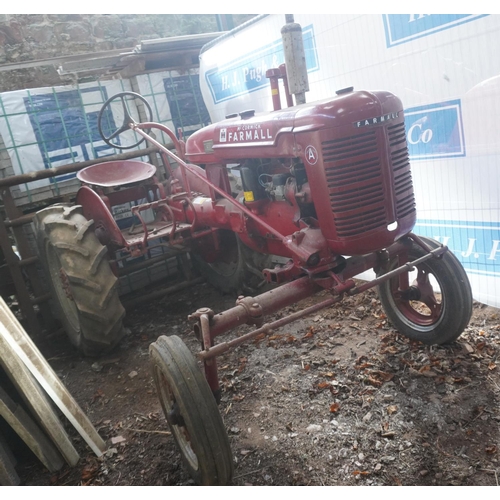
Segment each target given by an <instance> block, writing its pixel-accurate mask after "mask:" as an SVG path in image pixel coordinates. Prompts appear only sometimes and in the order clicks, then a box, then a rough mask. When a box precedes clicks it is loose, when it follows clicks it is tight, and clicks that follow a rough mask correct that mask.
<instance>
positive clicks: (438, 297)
mask: <svg viewBox="0 0 500 500" xmlns="http://www.w3.org/2000/svg"><path fill="white" fill-rule="evenodd" d="M404 280H405V278H402V279H400V278H394V279H392V280H391V282H390V284H389V286H390V289H391V294H390V300H392V302H393V305H394V306H395V308H396V310H397V312H398V314H399V316H400V317H401V319H402V320H403V321H405V322H406V323H407V324H408V325H411V326H412V327H417V328H419V329H420V330H421V331H427V330H431V329H433V328H435V326H436V324H437V323H439V321H440V320H441V318H442V316H443V313H444V308H445V303H444V301H445V297H444V294H443V288H442V286H441V283H440V281H439V279H438V277H437V276H436V274H435V273H433V271H432V268H431V267H430V266H428V265H426V264H425V263H424V264H420V265H419V266H417V267H416V270H415V271H413V272H411V273H409V274H408V281H407V282H406V283H409V284H410V287H409V288H407V289H405V290H403V291H400V284H401V283H402V282H404ZM435 289H436V290H435Z"/></svg>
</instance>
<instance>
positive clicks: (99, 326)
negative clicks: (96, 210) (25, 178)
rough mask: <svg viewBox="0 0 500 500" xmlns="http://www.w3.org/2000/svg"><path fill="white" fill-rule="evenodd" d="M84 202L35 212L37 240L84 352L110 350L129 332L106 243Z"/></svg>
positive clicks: (62, 312) (59, 309)
mask: <svg viewBox="0 0 500 500" xmlns="http://www.w3.org/2000/svg"><path fill="white" fill-rule="evenodd" d="M92 224H93V221H88V220H87V219H86V218H85V217H84V216H83V214H82V207H81V206H79V205H77V206H72V207H71V206H65V205H54V206H52V207H49V208H45V209H43V210H41V211H40V212H38V213H37V214H36V217H35V227H36V238H37V246H38V251H39V255H40V260H41V262H42V266H43V269H44V271H45V274H46V277H47V282H48V287H49V290H50V292H51V295H52V305H53V309H54V313H55V316H56V317H57V318H58V319H59V321H60V322H61V324H62V326H63V328H64V330H65V331H66V333H67V334H68V337H69V339H70V341H71V342H72V343H73V344H74V345H75V346H76V347H77V348H78V349H79V350H81V351H82V352H83V353H84V354H86V355H88V356H98V355H101V354H104V353H106V352H108V351H110V350H111V349H112V348H113V347H115V346H116V344H117V343H118V342H119V341H120V340H121V338H122V337H123V335H124V329H123V317H124V315H125V310H124V308H123V306H122V304H121V302H120V299H119V297H118V290H117V284H118V283H117V281H118V280H117V278H116V276H115V275H114V274H113V272H112V270H111V267H110V265H109V262H108V258H107V248H106V247H104V246H103V245H101V243H99V241H98V239H97V237H96V236H95V234H94V232H93V230H92V227H91V226H92Z"/></svg>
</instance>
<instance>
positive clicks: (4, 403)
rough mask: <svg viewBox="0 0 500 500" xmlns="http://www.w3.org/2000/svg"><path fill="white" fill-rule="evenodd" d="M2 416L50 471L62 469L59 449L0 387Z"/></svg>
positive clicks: (0, 411) (0, 410) (62, 461)
mask: <svg viewBox="0 0 500 500" xmlns="http://www.w3.org/2000/svg"><path fill="white" fill-rule="evenodd" d="M0 415H1V416H2V417H3V418H4V419H5V421H6V422H7V423H8V424H9V425H10V426H11V427H12V429H14V431H16V434H17V435H18V436H19V437H20V438H21V439H22V440H23V441H24V442H25V443H26V444H27V445H28V446H29V448H30V450H31V451H32V452H33V453H34V454H35V455H36V457H37V458H38V459H39V460H40V462H42V464H43V465H44V466H45V467H46V468H47V469H49V471H51V472H55V471H57V470H59V469H61V467H62V466H63V465H64V460H63V459H62V457H61V455H60V454H59V452H58V451H57V449H56V448H55V447H54V445H53V444H52V443H51V441H50V440H49V439H48V438H47V437H46V436H45V434H44V433H43V432H42V431H41V430H40V428H39V427H38V426H37V425H36V424H35V422H33V420H32V419H31V418H30V416H29V415H28V414H27V413H26V411H25V410H24V408H23V407H22V406H20V405H18V404H16V403H15V402H14V401H13V400H12V398H11V397H10V396H9V395H8V394H7V392H6V391H5V390H4V389H3V388H2V387H0Z"/></svg>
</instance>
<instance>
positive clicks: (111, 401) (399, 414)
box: [17, 284, 500, 486]
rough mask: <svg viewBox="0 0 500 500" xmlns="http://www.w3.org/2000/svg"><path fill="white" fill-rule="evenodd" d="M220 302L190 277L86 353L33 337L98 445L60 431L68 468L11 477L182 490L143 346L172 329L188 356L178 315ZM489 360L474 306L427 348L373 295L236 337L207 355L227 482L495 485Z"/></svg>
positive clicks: (225, 302)
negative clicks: (99, 351)
mask: <svg viewBox="0 0 500 500" xmlns="http://www.w3.org/2000/svg"><path fill="white" fill-rule="evenodd" d="M321 298H322V297H321V296H319V297H316V298H314V299H309V300H308V301H305V303H306V304H309V303H312V302H313V301H314V300H319V299H321ZM233 305H234V297H228V296H221V295H220V294H218V293H217V292H216V291H214V289H213V288H211V287H210V286H209V285H208V284H202V285H200V286H199V287H198V288H197V289H196V290H190V291H188V292H185V293H180V294H177V295H176V296H170V297H166V298H164V299H162V300H159V301H157V302H155V303H153V304H151V305H149V306H147V307H142V308H140V309H139V308H138V309H135V310H129V311H128V314H127V319H126V324H127V328H128V331H129V334H128V336H127V337H126V339H125V340H124V341H123V342H122V343H121V345H120V346H119V347H118V348H117V349H116V350H115V351H114V352H113V353H112V354H110V355H108V356H106V357H104V358H101V359H98V360H96V359H91V358H84V357H82V356H81V355H79V354H78V353H77V352H76V351H75V350H74V349H73V348H72V347H71V345H70V344H69V343H68V342H67V340H66V339H65V338H64V337H59V338H57V339H56V340H52V341H51V342H50V343H47V342H42V343H41V344H40V345H39V346H40V349H41V350H42V352H43V353H44V355H45V356H46V357H47V358H48V360H49V362H50V363H51V365H52V367H53V368H54V370H55V371H56V372H57V374H58V375H59V376H60V378H61V379H62V381H63V382H64V384H65V385H66V386H67V387H68V389H69V390H70V392H71V393H72V395H73V396H74V398H75V399H76V400H77V401H78V402H79V404H80V405H81V407H82V408H83V410H84V411H85V412H86V413H87V414H88V416H89V418H90V419H91V421H92V422H93V423H94V425H95V426H96V428H97V429H98V431H99V433H100V435H101V436H102V437H103V438H104V439H105V440H106V442H107V444H108V446H109V449H108V451H107V452H106V454H105V455H104V456H103V457H101V458H97V457H96V456H95V455H94V454H93V453H92V452H91V450H90V449H89V448H88V447H87V445H86V444H85V443H84V442H83V440H81V439H79V438H78V436H77V435H76V432H75V431H74V430H71V429H69V430H68V432H70V433H71V435H72V436H74V440H75V442H76V443H77V447H78V450H79V452H80V453H81V456H82V458H81V460H80V463H79V464H78V465H77V466H76V467H74V468H69V467H65V468H64V469H63V470H61V471H60V472H58V473H56V474H52V473H48V472H47V471H46V470H44V468H43V466H42V465H40V464H39V463H38V462H37V461H36V459H34V458H33V457H30V456H27V455H26V456H25V457H24V458H23V460H21V462H20V464H19V465H18V468H17V470H18V473H19V475H20V476H21V479H22V484H24V485H39V486H42V485H193V484H194V482H193V481H192V479H191V478H190V476H189V475H188V473H187V471H186V469H185V467H184V465H183V463H182V460H181V456H180V453H179V452H178V450H177V448H176V446H175V443H174V440H173V437H172V436H171V435H170V432H169V429H168V426H167V424H166V421H165V419H164V416H163V414H162V410H161V408H160V403H159V400H158V398H157V395H156V393H155V389H154V385H153V380H152V377H151V374H150V366H149V355H148V348H149V345H150V343H151V342H153V341H155V340H156V339H157V337H158V336H160V335H178V336H180V337H181V338H182V339H183V340H184V341H185V342H186V344H187V345H188V346H189V348H190V349H191V350H192V351H193V352H196V351H197V350H198V341H197V340H196V339H195V337H194V335H193V334H192V333H190V323H189V322H188V321H187V319H186V318H187V315H188V314H190V313H192V312H194V311H195V310H196V309H197V308H199V307H203V306H207V307H210V308H212V309H213V310H214V311H216V312H219V311H222V310H224V309H226V308H228V307H232V306H233ZM304 305H305V304H304V303H302V304H299V305H297V306H295V307H293V308H288V309H287V310H285V311H282V314H287V313H290V312H292V311H293V310H298V309H299V308H301V307H303V306H304ZM245 328H248V327H245ZM245 328H242V329H241V331H244V330H245ZM234 333H235V332H232V333H230V334H228V337H231V336H234ZM499 354H500V310H498V309H494V308H491V307H486V306H484V305H482V304H478V303H474V313H473V318H472V320H471V323H470V325H469V327H468V328H467V329H466V331H465V332H464V334H463V335H462V336H461V337H460V338H459V340H458V341H457V342H455V343H453V344H452V345H449V346H446V347H436V346H434V347H428V346H424V345H421V344H419V343H414V342H410V341H409V340H407V339H406V338H404V337H402V336H401V335H399V334H398V333H397V332H396V331H395V330H394V329H393V328H392V327H391V325H390V324H388V322H387V320H386V317H385V315H384V313H383V311H382V309H381V305H380V302H379V300H378V298H377V295H376V292H374V291H369V292H366V293H365V294H363V295H360V296H357V297H355V298H347V299H346V300H345V301H344V302H342V303H341V304H339V305H336V306H334V307H331V308H329V309H326V310H323V311H321V312H319V313H317V314H315V315H313V316H312V317H309V318H306V319H304V320H301V321H298V322H296V323H293V324H292V325H290V326H288V327H284V328H283V329H282V330H279V331H276V332H274V333H273V334H272V335H271V336H270V337H267V338H259V339H257V340H256V341H253V342H250V343H248V344H245V345H244V346H242V347H239V348H238V349H236V350H234V351H232V352H231V353H229V354H225V355H223V356H221V357H220V358H219V359H218V364H219V368H220V378H221V381H222V386H223V395H222V401H221V404H220V412H221V414H222V416H223V419H224V423H225V426H226V429H227V432H228V435H229V439H230V444H231V449H232V454H233V457H234V479H233V482H232V484H233V485H317V486H320V485H330V486H333V485H344V486H348V485H387V486H390V485H406V486H416V485H476V486H481V485H490V486H495V485H498V475H499V474H500V468H499V462H498V459H499V448H500V433H499V423H500V405H499V403H500V401H499V399H500V366H499V365H500V361H499Z"/></svg>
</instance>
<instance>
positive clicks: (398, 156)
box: [387, 123, 416, 219]
mask: <svg viewBox="0 0 500 500" xmlns="http://www.w3.org/2000/svg"><path fill="white" fill-rule="evenodd" d="M387 132H388V135H389V146H390V148H391V162H392V170H393V172H394V193H395V196H396V215H397V218H398V219H401V218H403V217H406V216H407V215H409V214H411V213H412V212H415V211H416V208H415V196H414V194H413V181H412V178H411V170H410V159H409V156H408V148H407V146H406V131H405V125H404V123H399V124H398V125H394V126H392V127H388V129H387Z"/></svg>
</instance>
